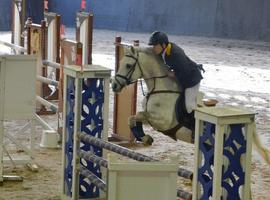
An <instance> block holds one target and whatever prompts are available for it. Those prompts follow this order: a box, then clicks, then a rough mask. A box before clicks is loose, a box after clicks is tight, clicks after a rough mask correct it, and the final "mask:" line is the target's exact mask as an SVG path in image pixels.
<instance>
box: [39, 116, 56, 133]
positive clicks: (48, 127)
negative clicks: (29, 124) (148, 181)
mask: <svg viewBox="0 0 270 200" xmlns="http://www.w3.org/2000/svg"><path fill="white" fill-rule="evenodd" d="M35 120H36V121H37V122H38V123H39V124H40V125H41V126H42V127H43V128H44V129H45V130H54V129H53V128H52V127H51V126H50V125H49V124H48V123H47V122H45V121H44V120H43V119H42V118H41V117H40V116H38V115H37V114H35Z"/></svg>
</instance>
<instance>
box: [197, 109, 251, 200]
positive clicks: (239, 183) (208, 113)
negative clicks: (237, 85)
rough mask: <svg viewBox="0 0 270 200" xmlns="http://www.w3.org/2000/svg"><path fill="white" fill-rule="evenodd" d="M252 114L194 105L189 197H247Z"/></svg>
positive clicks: (247, 198) (237, 110) (248, 197)
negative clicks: (192, 175)
mask: <svg viewBox="0 0 270 200" xmlns="http://www.w3.org/2000/svg"><path fill="white" fill-rule="evenodd" d="M254 115H255V114H254V113H252V112H250V111H246V110H243V109H240V108H236V107H205V108H198V109H197V110H196V112H195V117H196V136H195V137H196V138H195V172H194V178H193V200H197V199H237V200H238V199H239V200H240V199H242V200H250V199H251V198H250V195H251V194H250V176H251V173H250V172H251V170H250V169H251V151H252V136H253V132H254V127H255V125H254V117H255V116H254Z"/></svg>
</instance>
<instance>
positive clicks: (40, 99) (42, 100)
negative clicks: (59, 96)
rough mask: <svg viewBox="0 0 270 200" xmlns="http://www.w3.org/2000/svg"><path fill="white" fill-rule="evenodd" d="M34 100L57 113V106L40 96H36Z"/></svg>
mask: <svg viewBox="0 0 270 200" xmlns="http://www.w3.org/2000/svg"><path fill="white" fill-rule="evenodd" d="M36 100H37V101H38V102H39V103H41V104H42V105H44V106H46V107H47V108H50V109H51V110H52V111H53V112H55V113H57V111H58V106H56V105H54V104H52V103H50V102H49V101H47V100H45V99H43V98H41V97H40V96H36Z"/></svg>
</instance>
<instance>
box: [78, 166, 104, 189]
mask: <svg viewBox="0 0 270 200" xmlns="http://www.w3.org/2000/svg"><path fill="white" fill-rule="evenodd" d="M79 172H80V174H81V175H82V176H84V177H85V178H88V179H89V181H90V182H91V183H93V184H94V185H95V186H97V187H98V188H99V189H101V190H102V191H104V192H106V191H107V186H106V183H104V181H103V180H102V179H100V178H98V177H97V176H96V175H95V174H93V173H92V172H90V171H89V170H88V169H86V168H85V167H83V166H80V167H79Z"/></svg>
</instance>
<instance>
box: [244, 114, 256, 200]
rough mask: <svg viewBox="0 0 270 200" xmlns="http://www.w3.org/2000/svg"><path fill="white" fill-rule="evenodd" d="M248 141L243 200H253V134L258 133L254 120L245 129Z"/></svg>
mask: <svg viewBox="0 0 270 200" xmlns="http://www.w3.org/2000/svg"><path fill="white" fill-rule="evenodd" d="M244 129H245V132H246V139H247V147H246V148H247V152H246V155H245V156H244V166H246V170H245V182H246V184H245V187H243V192H242V193H243V199H251V193H250V192H251V191H250V182H251V181H250V179H251V177H250V174H251V159H250V158H251V157H252V141H253V132H254V131H256V126H255V120H254V118H253V119H252V121H251V123H249V124H246V125H245V127H244Z"/></svg>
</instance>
